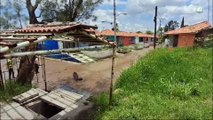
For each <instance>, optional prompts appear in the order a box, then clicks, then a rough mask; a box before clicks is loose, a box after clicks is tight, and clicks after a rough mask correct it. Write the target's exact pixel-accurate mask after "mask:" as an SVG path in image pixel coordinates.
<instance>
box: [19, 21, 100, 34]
mask: <svg viewBox="0 0 213 120" xmlns="http://www.w3.org/2000/svg"><path fill="white" fill-rule="evenodd" d="M76 28H83V29H85V31H88V32H90V31H92V29H95V28H97V27H95V26H89V25H83V24H80V23H75V24H57V25H44V24H41V25H39V24H37V25H31V26H29V27H27V28H24V29H18V30H15V33H61V32H66V31H69V30H73V29H76Z"/></svg>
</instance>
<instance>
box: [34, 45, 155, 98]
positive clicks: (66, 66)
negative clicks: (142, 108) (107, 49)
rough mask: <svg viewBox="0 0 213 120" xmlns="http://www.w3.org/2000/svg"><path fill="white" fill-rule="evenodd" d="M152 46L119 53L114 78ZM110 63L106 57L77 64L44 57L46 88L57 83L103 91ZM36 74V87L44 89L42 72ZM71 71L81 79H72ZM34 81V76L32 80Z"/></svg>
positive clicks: (49, 88)
mask: <svg viewBox="0 0 213 120" xmlns="http://www.w3.org/2000/svg"><path fill="white" fill-rule="evenodd" d="M152 49H153V48H152V47H150V48H145V49H142V50H137V51H133V52H131V53H128V54H125V55H124V54H119V55H117V56H116V59H115V77H114V82H115V80H116V79H117V78H118V77H119V76H120V74H121V72H122V71H123V70H124V69H127V68H128V67H130V66H131V65H132V64H134V63H135V62H136V61H137V60H138V59H139V58H140V57H143V56H144V55H146V54H147V53H148V52H150V51H151V50H152ZM111 65H112V59H111V58H107V59H104V60H100V61H97V62H94V63H88V64H77V63H72V62H62V61H60V60H59V61H57V60H50V59H46V78H47V85H48V90H51V89H53V88H54V87H57V86H59V85H63V84H69V85H70V86H72V87H73V88H76V89H79V90H86V91H88V92H91V93H92V95H97V94H99V93H101V92H103V91H108V90H109V85H110V79H111ZM41 72H42V71H41V69H40V73H39V74H38V78H39V84H37V86H38V87H40V88H42V89H44V82H43V80H42V77H41V76H42V74H41ZM73 72H77V73H78V75H79V77H82V78H83V80H82V81H74V80H73ZM33 82H34V83H36V76H35V78H34V80H33Z"/></svg>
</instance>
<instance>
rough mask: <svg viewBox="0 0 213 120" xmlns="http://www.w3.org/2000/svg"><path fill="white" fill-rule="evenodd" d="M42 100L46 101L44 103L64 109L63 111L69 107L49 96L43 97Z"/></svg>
mask: <svg viewBox="0 0 213 120" xmlns="http://www.w3.org/2000/svg"><path fill="white" fill-rule="evenodd" d="M41 99H42V100H44V101H46V102H47V103H50V104H53V105H56V106H58V107H60V108H62V109H65V108H66V107H67V105H65V104H63V103H60V102H58V101H56V100H54V99H52V98H50V97H48V96H47V95H45V96H42V97H41Z"/></svg>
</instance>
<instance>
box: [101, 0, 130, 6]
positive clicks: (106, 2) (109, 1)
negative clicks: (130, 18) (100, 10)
mask: <svg viewBox="0 0 213 120" xmlns="http://www.w3.org/2000/svg"><path fill="white" fill-rule="evenodd" d="M126 4H127V1H122V0H116V5H126ZM102 5H113V0H104V1H103V3H102Z"/></svg>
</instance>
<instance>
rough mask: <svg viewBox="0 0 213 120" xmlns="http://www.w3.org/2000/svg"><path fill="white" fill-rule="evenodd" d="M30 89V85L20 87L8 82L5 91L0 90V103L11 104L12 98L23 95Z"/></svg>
mask: <svg viewBox="0 0 213 120" xmlns="http://www.w3.org/2000/svg"><path fill="white" fill-rule="evenodd" d="M30 88H31V85H20V84H17V83H14V82H11V81H9V82H7V83H6V84H5V89H4V90H0V101H1V102H11V100H12V97H13V96H16V95H18V94H20V93H23V92H25V91H27V90H29V89H30Z"/></svg>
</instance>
